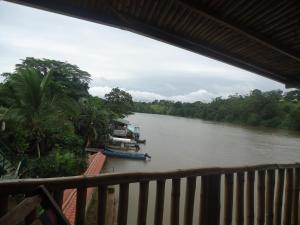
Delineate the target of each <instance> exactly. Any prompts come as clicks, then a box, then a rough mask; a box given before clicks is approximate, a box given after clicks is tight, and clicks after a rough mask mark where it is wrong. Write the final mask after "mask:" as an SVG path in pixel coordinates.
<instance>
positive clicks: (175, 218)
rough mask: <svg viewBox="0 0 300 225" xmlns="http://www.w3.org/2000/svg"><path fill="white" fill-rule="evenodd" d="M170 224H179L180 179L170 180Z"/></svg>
mask: <svg viewBox="0 0 300 225" xmlns="http://www.w3.org/2000/svg"><path fill="white" fill-rule="evenodd" d="M171 198H172V199H171V224H172V225H179V207H180V179H173V180H172V196H171Z"/></svg>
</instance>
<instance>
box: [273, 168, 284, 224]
mask: <svg viewBox="0 0 300 225" xmlns="http://www.w3.org/2000/svg"><path fill="white" fill-rule="evenodd" d="M283 184H284V169H279V170H278V174H277V179H276V191H275V203H274V204H275V205H274V225H280V224H281V212H282V196H283Z"/></svg>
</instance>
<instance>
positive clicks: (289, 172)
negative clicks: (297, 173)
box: [283, 169, 293, 225]
mask: <svg viewBox="0 0 300 225" xmlns="http://www.w3.org/2000/svg"><path fill="white" fill-rule="evenodd" d="M284 189H285V190H284V194H285V198H284V210H283V225H291V211H292V191H293V169H286V179H285V188H284Z"/></svg>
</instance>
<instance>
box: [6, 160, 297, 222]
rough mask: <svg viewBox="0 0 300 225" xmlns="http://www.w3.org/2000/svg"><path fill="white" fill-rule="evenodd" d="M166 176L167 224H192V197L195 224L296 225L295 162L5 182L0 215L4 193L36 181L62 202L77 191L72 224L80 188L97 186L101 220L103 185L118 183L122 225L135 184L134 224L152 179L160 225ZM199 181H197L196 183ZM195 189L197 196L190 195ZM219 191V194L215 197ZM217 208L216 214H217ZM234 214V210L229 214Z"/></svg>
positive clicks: (80, 203) (81, 212) (81, 204)
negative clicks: (196, 214) (168, 195)
mask: <svg viewBox="0 0 300 225" xmlns="http://www.w3.org/2000/svg"><path fill="white" fill-rule="evenodd" d="M182 178H186V179H185V181H186V182H185V185H186V188H185V194H184V196H185V205H184V209H181V204H180V194H181V181H182ZM169 179H171V180H172V185H171V188H172V193H171V207H170V224H171V225H178V224H179V221H180V220H179V215H180V213H179V212H180V210H184V224H185V225H191V224H193V222H195V221H193V218H194V216H193V212H194V205H195V199H200V203H199V204H200V207H199V210H198V212H199V221H197V224H199V225H218V224H222V225H223V224H224V225H231V224H236V225H243V224H247V225H254V224H256V225H264V224H266V225H280V224H283V225H296V224H299V217H298V212H299V187H300V164H285V165H258V166H250V167H236V168H202V169H189V170H179V171H172V172H158V173H124V174H103V175H99V176H92V177H86V176H76V177H64V178H48V179H25V180H9V181H5V182H1V183H0V213H1V215H3V214H4V213H5V212H6V211H7V202H8V196H9V195H15V194H26V193H28V192H30V191H32V190H34V189H35V188H36V187H38V186H39V185H45V187H46V188H47V189H48V190H50V191H51V192H52V193H53V196H54V198H55V200H56V201H57V203H58V205H60V206H61V205H62V196H63V194H62V193H63V191H64V190H65V189H70V188H76V189H77V206H76V219H75V224H76V225H81V224H84V218H85V206H86V189H87V188H88V187H97V191H98V204H97V205H98V216H97V218H98V219H97V224H98V225H104V224H105V213H106V212H105V210H106V195H107V188H108V186H109V185H119V203H118V216H117V224H118V225H126V224H127V215H128V201H129V184H130V183H139V189H140V191H139V200H138V209H137V224H138V225H145V224H146V221H147V216H149V215H147V209H148V195H149V182H153V181H154V182H156V197H155V210H154V224H155V225H161V224H163V216H164V209H165V207H164V204H165V203H164V200H165V183H166V180H169ZM197 182H199V184H200V185H196V184H197ZM196 187H197V188H200V197H199V198H196V197H195V191H196ZM221 193H224V195H221ZM221 209H222V213H221ZM233 212H234V213H233Z"/></svg>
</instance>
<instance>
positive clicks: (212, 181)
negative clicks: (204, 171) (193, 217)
mask: <svg viewBox="0 0 300 225" xmlns="http://www.w3.org/2000/svg"><path fill="white" fill-rule="evenodd" d="M201 178H202V179H201V194H200V195H201V196H200V215H199V225H207V224H213V225H219V223H220V181H221V179H220V178H221V176H220V175H219V174H218V175H208V176H202V177H201Z"/></svg>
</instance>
